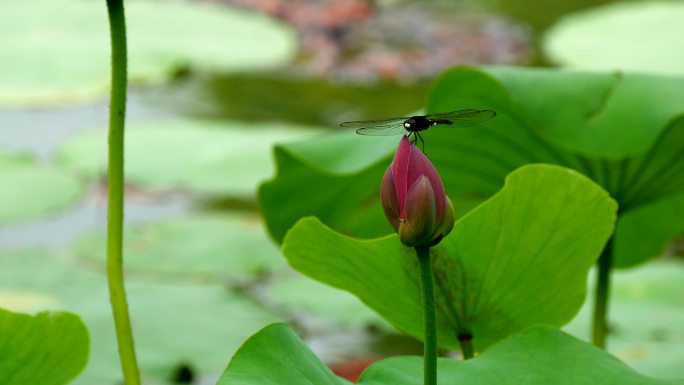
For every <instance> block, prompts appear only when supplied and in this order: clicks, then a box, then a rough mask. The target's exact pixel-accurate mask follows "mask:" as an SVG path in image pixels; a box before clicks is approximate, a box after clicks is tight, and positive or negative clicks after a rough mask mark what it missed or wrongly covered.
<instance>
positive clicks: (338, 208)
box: [258, 132, 398, 242]
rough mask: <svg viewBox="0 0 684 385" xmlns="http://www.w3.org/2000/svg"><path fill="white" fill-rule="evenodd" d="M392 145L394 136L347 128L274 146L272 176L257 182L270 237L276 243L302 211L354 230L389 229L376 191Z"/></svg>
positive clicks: (382, 231) (379, 232)
mask: <svg viewBox="0 0 684 385" xmlns="http://www.w3.org/2000/svg"><path fill="white" fill-rule="evenodd" d="M397 144H398V139H396V138H383V137H368V138H365V137H364V138H360V137H357V135H354V134H352V133H351V132H350V133H343V134H336V135H330V136H327V137H322V138H317V139H315V140H310V141H303V142H297V143H292V144H287V145H277V146H276V147H275V160H276V164H277V169H278V173H277V176H276V177H275V178H274V179H272V180H269V181H267V182H265V183H263V184H261V186H260V187H259V193H258V196H259V203H260V205H261V211H262V212H263V213H264V218H265V220H266V225H267V227H268V230H269V233H270V234H271V236H272V237H273V238H274V239H275V240H276V241H277V242H282V240H283V237H284V236H285V233H286V232H287V230H288V229H289V228H290V227H292V225H294V224H295V222H297V220H298V219H299V218H301V217H303V216H308V215H315V216H317V217H318V218H320V219H321V220H322V221H323V222H325V223H326V224H328V225H330V226H333V227H334V228H336V229H341V231H346V232H350V233H354V234H359V233H360V234H364V235H367V236H380V235H383V234H388V233H389V232H391V231H392V229H391V227H390V226H389V224H388V223H387V221H386V220H385V219H384V217H383V214H382V207H381V206H380V201H379V199H378V196H379V194H380V179H381V178H382V174H383V173H384V172H385V169H386V168H387V164H388V163H387V161H386V159H387V157H388V155H389V153H390V152H391V149H392V148H394V147H395V146H396V145H397ZM369 165H370V166H369ZM283 197H288V199H287V204H285V203H284V202H283Z"/></svg>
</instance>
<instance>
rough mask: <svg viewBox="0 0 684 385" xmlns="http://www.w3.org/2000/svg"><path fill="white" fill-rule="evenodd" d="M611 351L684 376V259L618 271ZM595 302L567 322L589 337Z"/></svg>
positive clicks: (642, 366) (647, 368)
mask: <svg viewBox="0 0 684 385" xmlns="http://www.w3.org/2000/svg"><path fill="white" fill-rule="evenodd" d="M612 277H613V278H612V285H611V298H610V312H609V315H608V319H609V325H610V341H609V344H608V349H609V351H610V352H611V353H612V354H614V355H615V356H616V357H618V358H620V359H621V360H623V361H624V362H626V363H627V364H629V365H630V366H631V367H633V368H635V369H637V370H639V371H640V372H642V373H644V374H648V375H651V376H655V377H661V378H684V366H682V362H684V290H682V289H681V288H682V283H683V282H684V263H682V262H681V261H679V260H670V261H657V262H654V263H650V264H647V265H645V266H643V267H642V268H639V269H632V270H626V271H617V272H615V274H613V276H612ZM592 306H593V304H592V303H591V301H588V302H587V303H586V304H585V306H584V307H583V308H582V311H581V312H580V313H579V315H578V316H577V317H576V318H575V319H574V320H573V321H572V322H571V323H570V324H569V325H568V326H567V330H568V331H569V332H571V333H572V334H574V335H576V336H578V337H581V338H583V339H586V340H589V339H590V337H591V336H590V335H589V331H590V330H591V328H590V326H591V317H592Z"/></svg>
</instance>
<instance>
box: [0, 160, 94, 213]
mask: <svg viewBox="0 0 684 385" xmlns="http://www.w3.org/2000/svg"><path fill="white" fill-rule="evenodd" d="M0 186H2V188H0V226H2V225H5V224H7V223H11V222H14V221H19V220H24V219H27V218H31V217H35V216H38V215H40V214H44V213H47V212H50V211H55V210H57V209H60V208H63V207H64V206H67V205H69V204H70V203H72V202H73V201H74V200H75V199H76V198H78V197H79V196H80V195H81V193H82V186H81V185H80V183H79V182H78V180H76V179H75V178H74V177H73V176H72V175H69V174H67V173H64V172H63V171H61V170H58V169H55V168H54V167H49V166H44V165H40V164H38V163H37V162H36V161H34V160H33V159H31V158H30V157H27V156H22V155H13V154H3V153H0Z"/></svg>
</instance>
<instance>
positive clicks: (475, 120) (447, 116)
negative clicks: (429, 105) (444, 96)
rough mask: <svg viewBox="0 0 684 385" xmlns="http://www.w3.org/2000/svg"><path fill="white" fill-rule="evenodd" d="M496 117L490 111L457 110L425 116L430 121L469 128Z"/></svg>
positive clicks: (494, 113)
mask: <svg viewBox="0 0 684 385" xmlns="http://www.w3.org/2000/svg"><path fill="white" fill-rule="evenodd" d="M495 116H496V112H494V111H492V110H473V109H468V110H458V111H451V112H442V113H437V114H430V115H427V118H428V119H430V120H449V121H451V123H452V125H454V126H458V127H470V126H474V125H476V124H479V123H482V122H486V121H488V120H489V119H491V118H493V117H495Z"/></svg>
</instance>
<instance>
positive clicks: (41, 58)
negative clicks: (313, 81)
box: [0, 0, 296, 105]
mask: <svg viewBox="0 0 684 385" xmlns="http://www.w3.org/2000/svg"><path fill="white" fill-rule="evenodd" d="M56 15H59V17H57V16H56ZM126 18H127V20H126V21H127V27H128V39H129V43H128V46H129V67H130V69H129V77H130V80H131V82H132V83H141V82H159V81H161V80H163V79H167V78H168V77H169V76H171V75H173V73H174V72H177V71H179V70H182V69H184V68H187V67H190V68H191V69H195V68H197V69H200V70H212V71H234V70H244V69H250V70H253V69H260V68H270V67H274V66H277V65H280V64H283V63H285V62H287V61H288V60H290V59H291V58H292V56H293V54H294V53H295V49H296V37H295V35H294V32H293V31H291V30H290V29H289V28H287V27H286V26H284V25H283V24H281V23H278V22H276V21H274V20H271V19H269V18H267V17H265V16H262V15H259V14H256V13H250V12H247V11H244V10H239V9H235V8H229V7H226V6H219V5H216V4H210V3H206V2H205V3H201V2H189V1H149V0H148V1H132V2H129V3H126ZM0 36H5V37H6V38H4V39H2V40H1V41H0V105H35V104H64V103H73V102H79V101H83V100H87V99H89V98H93V97H98V96H101V95H103V94H105V93H106V91H107V90H108V84H109V80H110V79H109V76H110V75H109V71H110V64H109V61H110V37H109V27H108V21H107V8H106V7H105V5H104V4H102V3H100V2H94V1H85V0H40V1H31V2H30V3H28V2H25V1H18V0H10V1H5V2H3V8H2V12H0Z"/></svg>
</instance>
